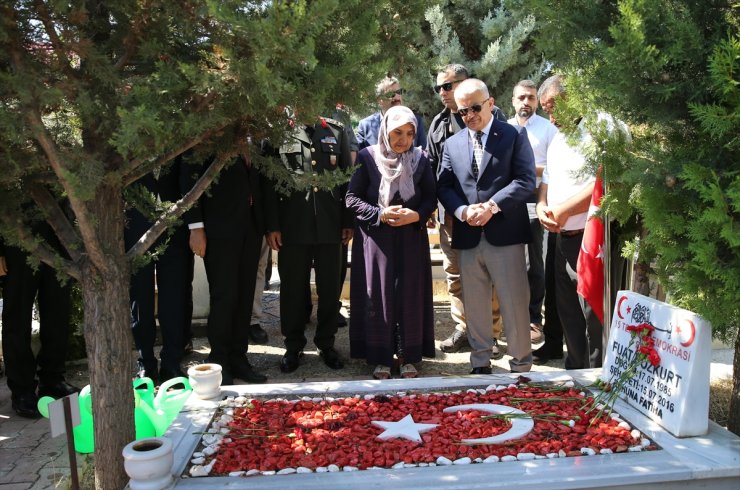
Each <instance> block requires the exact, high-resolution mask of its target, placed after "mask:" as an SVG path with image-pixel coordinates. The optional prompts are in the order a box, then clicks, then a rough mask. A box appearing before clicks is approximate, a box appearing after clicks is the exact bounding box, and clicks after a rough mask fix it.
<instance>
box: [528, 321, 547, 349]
mask: <svg viewBox="0 0 740 490" xmlns="http://www.w3.org/2000/svg"><path fill="white" fill-rule="evenodd" d="M544 339H545V337H544V335H543V333H542V324H540V323H530V324H529V340H530V341H531V342H532V343H533V344H539V343H540V342H542V341H543V340H544Z"/></svg>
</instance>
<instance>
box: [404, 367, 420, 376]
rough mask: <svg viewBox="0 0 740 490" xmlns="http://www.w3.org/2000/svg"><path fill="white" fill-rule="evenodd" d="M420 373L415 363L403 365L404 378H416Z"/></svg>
mask: <svg viewBox="0 0 740 490" xmlns="http://www.w3.org/2000/svg"><path fill="white" fill-rule="evenodd" d="M418 375H419V371H417V370H416V368H415V367H414V365H413V364H404V365H403V366H401V377H402V378H415V377H417V376H418Z"/></svg>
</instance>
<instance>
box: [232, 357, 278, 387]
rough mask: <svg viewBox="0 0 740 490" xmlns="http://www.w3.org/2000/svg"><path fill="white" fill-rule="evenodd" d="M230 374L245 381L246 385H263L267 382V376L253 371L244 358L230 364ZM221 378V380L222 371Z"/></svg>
mask: <svg viewBox="0 0 740 490" xmlns="http://www.w3.org/2000/svg"><path fill="white" fill-rule="evenodd" d="M231 374H232V375H233V376H234V377H235V378H239V379H241V380H243V381H246V382H247V383H252V384H257V383H264V382H265V381H267V376H265V375H264V374H261V373H258V372H257V371H255V370H254V368H253V367H252V365H251V364H249V361H247V359H246V358H242V359H239V360H238V361H237V362H236V363H232V364H231ZM221 376H222V378H223V371H222V374H221ZM222 383H223V381H222Z"/></svg>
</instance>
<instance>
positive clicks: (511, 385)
mask: <svg viewBox="0 0 740 490" xmlns="http://www.w3.org/2000/svg"><path fill="white" fill-rule="evenodd" d="M507 388H514V389H516V385H515V384H514V383H509V386H507Z"/></svg>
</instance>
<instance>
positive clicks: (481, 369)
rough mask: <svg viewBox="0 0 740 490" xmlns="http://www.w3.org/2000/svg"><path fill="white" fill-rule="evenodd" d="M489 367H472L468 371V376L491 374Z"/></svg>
mask: <svg viewBox="0 0 740 490" xmlns="http://www.w3.org/2000/svg"><path fill="white" fill-rule="evenodd" d="M492 372H493V371H491V366H481V367H474V368H473V369H471V370H470V374H491V373H492Z"/></svg>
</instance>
